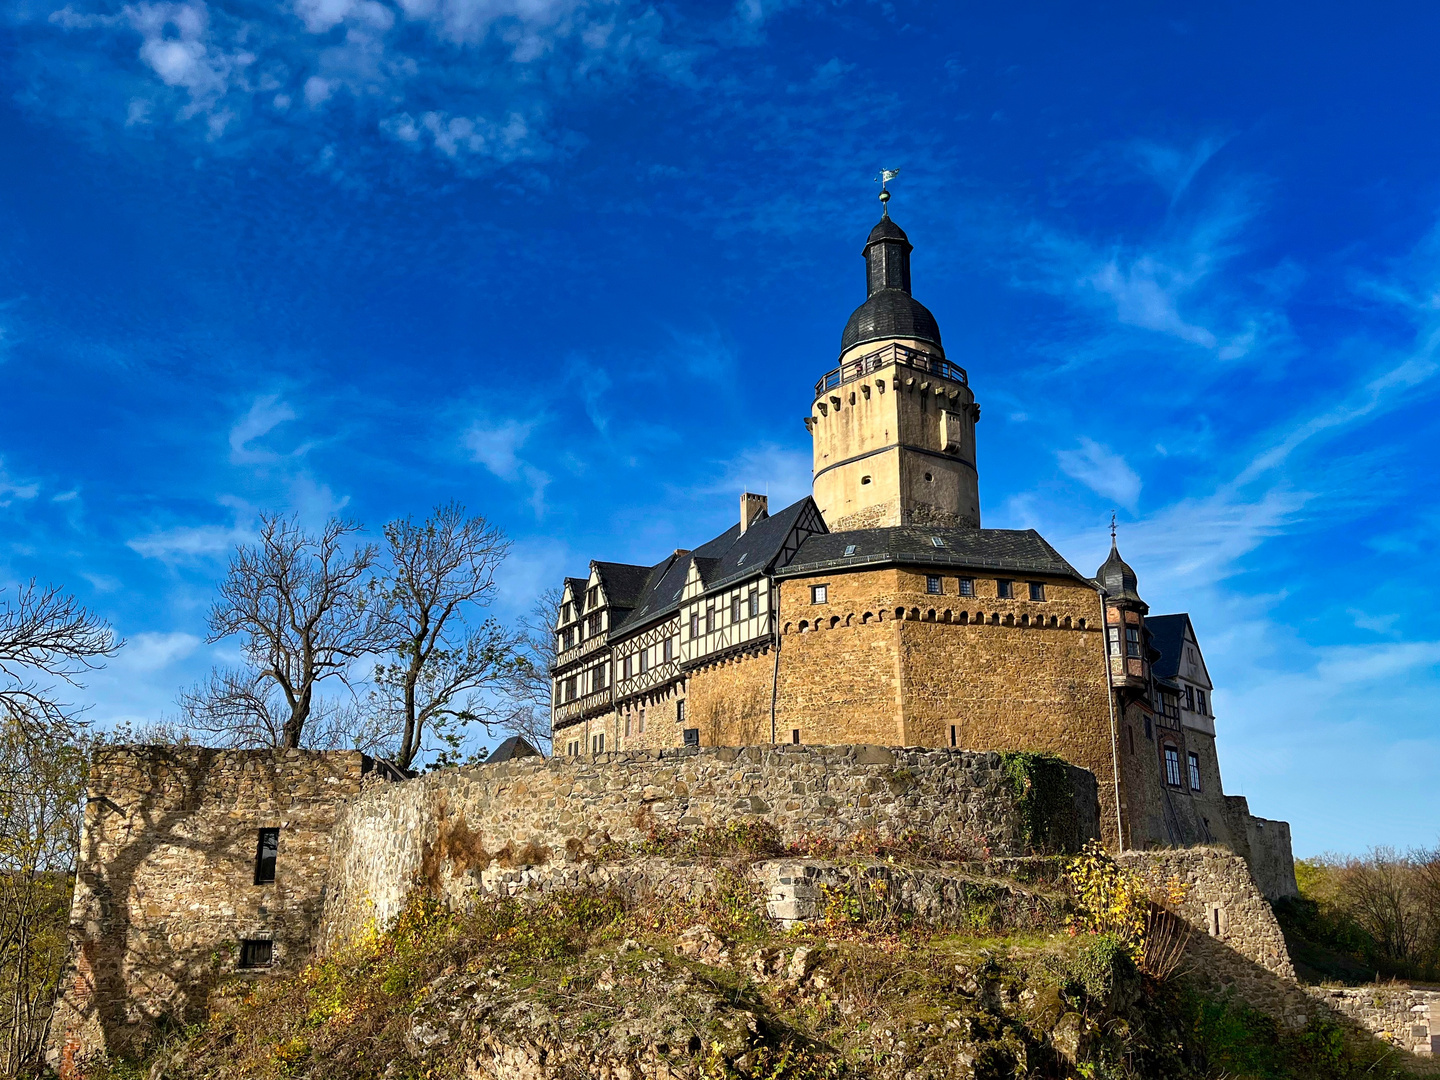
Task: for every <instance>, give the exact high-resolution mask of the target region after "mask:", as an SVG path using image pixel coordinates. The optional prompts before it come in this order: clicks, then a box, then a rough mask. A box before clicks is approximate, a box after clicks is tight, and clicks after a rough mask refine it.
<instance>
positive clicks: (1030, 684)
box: [552, 193, 1295, 896]
mask: <svg viewBox="0 0 1440 1080" xmlns="http://www.w3.org/2000/svg"><path fill="white" fill-rule="evenodd" d="M882 203H888V193H883V194H882ZM911 251H912V247H911V244H910V240H909V238H908V237H907V236H906V234H905V231H904V230H903V229H901V228H900V226H899V225H897V224H896V223H895V222H894V221H893V220H892V219H891V218H890V216H889V208H888V204H887V205H885V209H884V212H883V213H882V215H881V218H880V221H879V222H878V223H877V224H876V225H875V227H874V228H873V229H872V230H871V231H870V235H869V237H868V238H867V239H866V241H865V247H864V251H863V254H864V259H865V282H866V291H867V296H866V299H865V302H864V303H863V304H861V305H860V306H859V307H858V308H856V309H855V311H854V313H853V314H851V316H850V318H849V320H848V321H847V322H846V324H845V329H844V332H843V333H842V335H841V339H840V356H839V362H838V365H837V366H836V367H835V368H834V369H833V370H831V371H828V372H826V373H825V374H824V375H822V376H821V377H820V378H819V379H818V380H817V381H816V383H815V388H814V394H813V396H812V399H811V404H810V412H809V415H808V416H806V417H805V427H806V429H807V431H808V432H809V434H810V437H811V441H812V445H813V461H814V466H813V494H812V495H811V496H808V497H806V498H804V499H801V500H800V501H799V502H797V503H795V504H793V505H791V506H788V507H786V508H785V509H783V510H780V511H778V512H776V513H774V514H771V513H770V512H769V507H768V505H767V499H766V497H765V496H762V495H755V494H750V493H748V492H747V493H744V494H742V495H741V497H740V515H739V520H738V521H737V522H736V524H734V525H732V526H731V527H730V528H729V529H727V530H726V531H725V532H724V533H721V534H720V535H719V536H716V537H714V538H713V539H710V540H707V541H706V542H705V543H703V544H700V545H699V546H698V547H696V548H694V549H693V550H688V551H676V552H674V553H673V554H671V555H669V556H667V557H666V558H664V559H662V560H661V561H660V562H658V563H656V564H655V565H653V566H636V565H630V564H625V563H614V562H600V561H595V562H592V563H591V564H590V572H589V574H588V576H586V577H583V578H580V577H575V578H567V579H565V582H564V586H563V591H562V597H561V607H560V615H559V620H558V623H557V625H556V627H555V633H556V661H555V665H554V668H553V676H554V683H553V695H552V701H553V703H554V704H553V728H552V730H553V736H554V745H555V750H556V753H563V754H569V755H572V756H574V755H580V754H592V753H599V752H603V751H606V750H612V749H615V750H626V749H636V748H658V747H672V746H681V745H701V746H747V745H754V744H759V743H795V744H801V743H816V744H822V745H823V744H839V743H876V744H881V745H886V746H930V747H963V748H966V749H969V750H991V749H994V750H1039V751H1050V752H1053V753H1055V754H1058V755H1060V756H1062V757H1064V758H1065V759H1066V760H1068V761H1071V762H1074V763H1075V764H1077V765H1080V766H1082V767H1084V768H1086V769H1088V770H1090V771H1091V772H1093V773H1094V774H1095V776H1096V777H1097V778H1098V779H1099V782H1100V789H1101V799H1100V810H1101V829H1102V832H1103V835H1104V836H1105V838H1106V839H1107V841H1108V842H1109V843H1111V844H1115V843H1116V842H1117V841H1119V843H1120V846H1122V847H1125V848H1150V847H1173V846H1184V845H1193V844H1210V843H1219V844H1222V845H1224V846H1226V847H1229V848H1230V849H1231V850H1232V851H1235V852H1236V853H1237V854H1240V855H1242V856H1244V857H1245V858H1246V859H1247V860H1248V861H1249V863H1250V865H1251V868H1252V871H1253V872H1254V874H1255V876H1256V879H1257V881H1258V882H1259V883H1260V885H1261V887H1262V889H1263V890H1264V891H1265V893H1266V894H1267V895H1270V896H1279V895H1288V894H1293V893H1294V892H1295V882H1294V869H1293V864H1292V861H1291V855H1290V836H1289V826H1288V825H1287V824H1286V823H1285V822H1281V821H1267V820H1265V819H1263V818H1258V817H1255V816H1253V815H1251V814H1250V812H1249V807H1248V805H1247V804H1246V802H1245V800H1244V799H1243V798H1241V797H1237V796H1230V795H1226V794H1225V793H1224V790H1223V787H1222V785H1221V779H1220V764H1219V760H1218V757H1217V755H1216V751H1215V717H1214V713H1213V709H1212V705H1211V702H1212V691H1213V686H1212V683H1211V681H1210V678H1209V675H1208V673H1207V672H1206V669H1205V662H1204V659H1203V656H1202V654H1201V651H1200V645H1199V642H1198V641H1197V639H1196V635H1195V630H1194V627H1193V626H1192V625H1191V622H1190V619H1189V617H1188V616H1187V615H1185V614H1175V615H1151V614H1150V613H1149V609H1148V606H1147V605H1146V603H1145V601H1144V600H1143V599H1142V598H1141V596H1140V594H1139V592H1138V589H1137V579H1136V575H1135V572H1134V571H1133V570H1132V569H1131V568H1130V566H1128V565H1127V564H1126V563H1125V561H1124V560H1123V559H1122V558H1121V557H1120V552H1119V550H1118V548H1117V547H1116V546H1114V545H1113V544H1112V547H1111V550H1110V556H1109V558H1108V559H1106V561H1105V563H1104V565H1103V566H1101V567H1100V568H1099V570H1098V571H1097V572H1096V574H1095V576H1094V577H1093V578H1092V577H1088V576H1086V575H1085V574H1082V573H1080V572H1079V571H1077V570H1076V569H1075V568H1074V567H1073V566H1071V565H1070V563H1068V562H1067V561H1066V560H1065V559H1064V558H1063V557H1062V556H1061V555H1060V554H1059V552H1057V551H1056V550H1055V549H1054V548H1053V547H1051V546H1050V544H1048V543H1046V541H1045V539H1044V538H1043V537H1042V536H1040V534H1039V533H1037V532H1035V531H1034V530H1033V529H1030V530H1007V529H985V528H981V526H980V499H979V485H978V473H977V467H976V442H975V425H976V423H977V422H978V421H979V419H980V407H979V405H977V404H976V402H975V395H974V393H973V391H972V390H971V387H970V382H969V377H968V375H967V373H966V371H965V369H964V368H962V367H960V366H959V365H957V364H955V363H954V362H953V361H951V360H950V359H949V358H947V357H946V355H945V348H944V346H943V345H942V343H941V340H940V328H939V325H938V324H937V323H936V320H935V317H934V316H933V315H932V314H931V313H930V312H929V311H928V310H927V309H926V308H925V306H924V305H923V304H921V303H920V302H919V301H918V300H916V299H915V298H914V296H912V295H911V283H910V253H911Z"/></svg>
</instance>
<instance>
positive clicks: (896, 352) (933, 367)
mask: <svg viewBox="0 0 1440 1080" xmlns="http://www.w3.org/2000/svg"><path fill="white" fill-rule="evenodd" d="M891 364H899V365H901V366H903V367H908V368H914V369H915V370H916V371H923V372H925V373H926V374H927V375H936V376H939V377H940V378H942V379H950V380H951V381H953V382H958V383H959V384H960V385H961V386H968V385H969V384H970V377H969V376H968V375H966V374H965V369H964V368H962V367H961V366H960V365H959V364H952V363H951V362H950V361H949V360H946V359H945V358H944V357H943V356H936V355H935V354H934V353H928V352H921V351H920V350H919V349H911V348H907V347H906V346H904V345H886V346H885V347H884V348H883V349H876V350H875V351H874V352H872V353H866V354H865V355H864V356H860V357H857V358H855V359H854V360H847V361H845V363H843V364H841V365H840V366H839V367H838V368H836V369H835V370H834V371H827V372H826V373H825V374H824V375H823V376H822V377H821V379H820V381H819V382H817V383H816V384H815V397H816V398H820V397H823V396H824V394H825V391H827V390H833V389H835V387H837V386H841V385H843V384H845V383H848V382H854V381H855V380H856V379H862V378H864V377H865V376H866V375H869V374H870V373H871V372H873V371H879V370H880V369H881V368H883V367H888V366H890V365H891Z"/></svg>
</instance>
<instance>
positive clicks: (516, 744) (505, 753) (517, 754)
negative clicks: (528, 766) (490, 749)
mask: <svg viewBox="0 0 1440 1080" xmlns="http://www.w3.org/2000/svg"><path fill="white" fill-rule="evenodd" d="M540 756H541V754H540V751H539V750H536V749H535V748H534V747H533V746H531V745H530V744H529V743H528V742H526V741H525V740H524V739H522V738H521V737H520V736H519V735H511V736H510V738H508V739H506V740H505V741H504V742H502V743H501V744H500V745H499V746H497V747H495V752H494V753H493V754H491V755H490V756H489V757H487V758H486V759H485V763H486V764H487V765H488V764H493V763H494V762H497V761H513V760H515V758H522V757H540Z"/></svg>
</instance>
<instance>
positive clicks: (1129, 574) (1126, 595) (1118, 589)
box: [1095, 537, 1145, 604]
mask: <svg viewBox="0 0 1440 1080" xmlns="http://www.w3.org/2000/svg"><path fill="white" fill-rule="evenodd" d="M1095 578H1096V580H1098V581H1099V582H1100V584H1101V585H1103V586H1105V592H1106V594H1107V595H1108V596H1109V597H1110V599H1112V600H1129V601H1130V602H1131V603H1135V604H1143V603H1144V602H1145V601H1143V600H1141V599H1140V593H1139V592H1138V591H1137V587H1138V586H1139V583H1140V580H1139V578H1137V577H1136V576H1135V571H1134V570H1132V569H1130V564H1129V563H1127V562H1126V561H1125V560H1124V559H1122V558H1121V557H1120V548H1119V547H1118V546H1117V545H1116V543H1115V539H1114V537H1111V539H1110V557H1109V558H1107V559H1106V560H1105V562H1104V563H1103V564H1101V566H1100V569H1099V570H1097V571H1095Z"/></svg>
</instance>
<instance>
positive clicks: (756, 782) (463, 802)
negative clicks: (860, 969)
mask: <svg viewBox="0 0 1440 1080" xmlns="http://www.w3.org/2000/svg"><path fill="white" fill-rule="evenodd" d="M1072 779H1073V782H1074V789H1075V809H1076V817H1077V819H1078V825H1079V833H1080V836H1081V837H1082V838H1084V837H1091V836H1095V835H1096V820H1097V817H1096V808H1095V799H1096V796H1095V791H1096V788H1095V781H1094V778H1093V777H1092V776H1090V774H1089V773H1087V772H1085V771H1084V770H1081V769H1073V770H1072ZM1016 799H1017V796H1016V794H1015V789H1014V786H1013V784H1012V783H1011V782H1010V780H1009V779H1008V778H1006V776H1005V775H1004V771H1003V768H1002V764H1001V760H1000V756H999V755H998V754H975V753H969V752H966V751H963V750H920V749H893V750H892V749H887V748H885V747H882V746H778V747H768V746H767V747H748V748H745V749H734V748H725V747H719V748H710V747H686V748H683V749H679V750H666V751H658V750H649V751H644V750H639V751H633V752H625V753H614V754H600V755H597V756H594V757H584V758H551V759H549V760H536V759H533V758H524V759H520V760H517V761H512V762H505V763H503V764H497V765H479V766H474V767H472V768H467V769H454V770H445V771H443V772H437V773H433V774H430V775H427V776H424V777H420V778H418V779H416V780H411V781H408V782H406V783H403V784H396V785H390V786H387V787H384V788H374V789H371V790H367V791H366V792H364V793H363V794H362V795H361V796H360V797H359V798H358V799H356V800H355V802H354V803H353V805H352V806H351V807H350V809H349V810H348V812H347V813H346V814H345V816H344V817H343V818H342V819H341V820H340V822H339V823H338V825H337V827H336V830H335V854H334V857H333V859H332V860H331V864H330V873H329V881H328V885H327V887H326V892H327V897H326V903H325V918H324V925H323V927H322V929H321V931H320V940H319V947H320V948H322V949H329V948H331V947H334V946H335V945H337V944H340V943H342V942H344V941H346V940H348V939H350V938H352V937H353V936H354V935H355V934H356V933H358V932H360V931H362V930H363V929H364V928H365V927H366V926H367V925H369V924H371V923H372V922H373V923H374V924H376V925H384V924H385V923H386V922H387V921H388V920H390V919H391V918H393V917H394V916H395V915H396V914H397V913H398V912H399V911H400V910H401V908H402V907H403V906H404V903H405V899H406V897H407V896H408V894H409V892H410V891H411V889H413V888H415V887H416V886H417V885H423V886H424V887H425V888H427V889H428V890H430V891H431V892H433V893H434V894H435V895H437V896H439V897H441V898H442V899H444V900H446V901H447V902H451V903H457V902H461V901H462V900H463V898H464V896H465V895H467V894H472V893H476V892H488V891H491V888H490V887H489V886H488V885H487V875H489V876H490V877H493V875H494V868H495V867H497V866H498V867H500V868H506V867H523V866H548V865H551V864H556V863H562V864H563V863H578V862H583V861H588V860H590V859H591V858H593V857H595V856H596V855H597V854H604V852H605V849H606V846H607V844H608V843H609V842H612V841H613V842H619V843H625V842H629V841H634V840H640V839H643V838H645V837H646V836H647V835H649V834H650V832H651V831H652V830H653V829H656V828H662V829H663V828H667V827H672V828H679V829H691V828H699V827H703V826H706V825H723V824H725V823H727V822H732V821H737V820H742V819H747V818H757V817H758V818H762V819H764V820H767V821H770V822H772V823H774V825H775V826H776V827H777V829H778V830H779V832H780V835H781V836H782V838H784V839H785V840H787V841H793V840H797V839H799V838H800V837H802V836H806V835H826V836H831V837H833V838H835V839H844V838H847V837H849V836H852V835H853V834H855V833H857V832H859V831H861V830H863V829H872V830H874V831H875V832H876V833H878V834H880V835H881V836H885V835H890V836H898V835H903V834H906V833H909V832H911V831H914V830H923V831H924V832H925V833H926V834H927V835H929V836H930V837H933V838H934V839H935V840H937V841H952V842H956V843H959V844H961V845H969V846H972V847H973V848H974V849H975V850H976V852H977V853H978V852H980V851H981V850H982V849H986V848H988V849H989V851H990V852H991V853H992V854H994V855H1018V854H1022V853H1023V849H1024V841H1023V838H1022V830H1023V827H1022V824H1021V817H1020V814H1019V811H1018V807H1017V802H1016Z"/></svg>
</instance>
